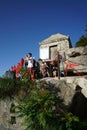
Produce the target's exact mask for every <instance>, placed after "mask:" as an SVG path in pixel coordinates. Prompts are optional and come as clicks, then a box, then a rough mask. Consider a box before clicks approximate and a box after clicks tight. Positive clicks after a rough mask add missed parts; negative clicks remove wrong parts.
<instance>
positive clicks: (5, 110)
mask: <svg viewBox="0 0 87 130" xmlns="http://www.w3.org/2000/svg"><path fill="white" fill-rule="evenodd" d="M12 105H17V104H16V102H15V101H14V100H10V99H5V100H1V101H0V130H24V126H22V125H21V123H22V118H21V119H20V118H18V117H17V115H16V114H14V113H13V112H12V111H11V109H12Z"/></svg>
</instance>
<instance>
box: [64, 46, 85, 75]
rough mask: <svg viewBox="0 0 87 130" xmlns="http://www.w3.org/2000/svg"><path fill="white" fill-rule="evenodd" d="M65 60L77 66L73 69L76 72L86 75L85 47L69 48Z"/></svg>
mask: <svg viewBox="0 0 87 130" xmlns="http://www.w3.org/2000/svg"><path fill="white" fill-rule="evenodd" d="M65 53H66V59H67V60H68V61H70V62H72V63H76V64H78V66H75V67H73V68H74V69H76V70H77V71H78V72H82V73H87V46H85V47H76V48H70V49H68V50H67V51H66V52H65Z"/></svg>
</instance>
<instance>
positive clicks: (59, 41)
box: [40, 33, 72, 60]
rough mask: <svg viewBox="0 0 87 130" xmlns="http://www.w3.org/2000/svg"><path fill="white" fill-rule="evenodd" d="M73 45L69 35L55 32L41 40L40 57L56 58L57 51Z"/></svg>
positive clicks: (45, 58)
mask: <svg viewBox="0 0 87 130" xmlns="http://www.w3.org/2000/svg"><path fill="white" fill-rule="evenodd" d="M71 47H72V45H71V41H70V37H69V36H65V35H62V34H59V33H58V34H54V35H52V36H50V37H49V38H47V39H45V40H43V41H42V42H40V59H43V60H49V59H51V60H54V58H55V55H56V52H58V51H59V52H64V51H66V50H67V49H69V48H71Z"/></svg>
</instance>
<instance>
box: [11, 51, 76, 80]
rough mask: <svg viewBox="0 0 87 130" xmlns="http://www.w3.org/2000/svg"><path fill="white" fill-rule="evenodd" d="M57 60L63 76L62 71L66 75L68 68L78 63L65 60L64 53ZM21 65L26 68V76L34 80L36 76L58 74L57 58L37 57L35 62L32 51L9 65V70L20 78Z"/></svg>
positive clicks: (53, 75) (54, 75)
mask: <svg viewBox="0 0 87 130" xmlns="http://www.w3.org/2000/svg"><path fill="white" fill-rule="evenodd" d="M57 59H58V58H57ZM59 60H60V61H59V62H60V63H61V65H62V68H63V73H61V74H62V75H63V76H64V73H65V75H67V72H68V68H72V67H73V66H78V64H73V63H70V62H69V61H66V55H65V53H63V55H60V56H59ZM71 65H72V66H71ZM65 66H66V67H65ZM22 67H24V68H26V74H27V78H28V79H30V80H32V81H34V79H36V78H44V77H49V76H51V77H56V76H57V75H58V69H59V68H58V60H56V59H55V60H50V61H48V62H47V61H43V60H42V59H39V60H38V62H37V61H36V59H35V58H34V57H33V56H32V53H28V54H27V55H26V56H25V57H23V58H22V59H21V60H20V62H19V63H18V64H17V65H16V66H13V67H11V72H13V73H14V75H15V77H16V78H22V75H21V73H20V70H21V68H22Z"/></svg>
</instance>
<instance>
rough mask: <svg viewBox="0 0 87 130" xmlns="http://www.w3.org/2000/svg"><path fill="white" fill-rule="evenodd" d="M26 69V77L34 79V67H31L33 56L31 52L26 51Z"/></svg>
mask: <svg viewBox="0 0 87 130" xmlns="http://www.w3.org/2000/svg"><path fill="white" fill-rule="evenodd" d="M27 71H28V79H30V80H32V81H34V69H33V57H32V53H28V65H27Z"/></svg>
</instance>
